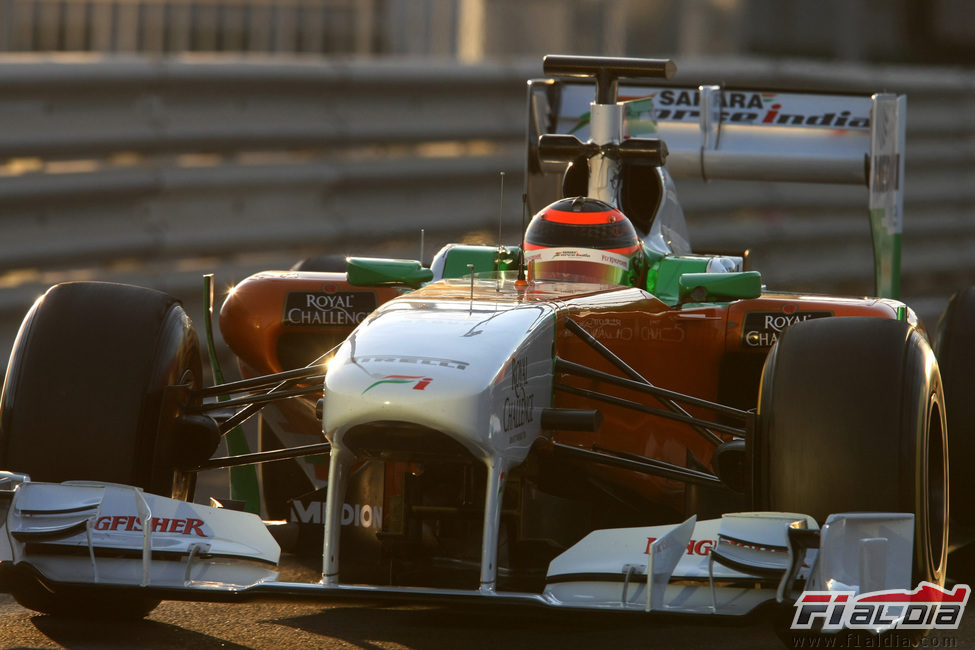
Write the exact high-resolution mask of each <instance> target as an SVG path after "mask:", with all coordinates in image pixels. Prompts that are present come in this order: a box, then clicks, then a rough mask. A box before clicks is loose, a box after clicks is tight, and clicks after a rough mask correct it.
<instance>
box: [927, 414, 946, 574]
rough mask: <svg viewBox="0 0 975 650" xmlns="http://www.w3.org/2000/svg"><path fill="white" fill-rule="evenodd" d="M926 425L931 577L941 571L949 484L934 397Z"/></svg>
mask: <svg viewBox="0 0 975 650" xmlns="http://www.w3.org/2000/svg"><path fill="white" fill-rule="evenodd" d="M931 402H932V403H931V410H930V416H929V425H928V453H927V486H925V487H926V488H927V489H926V490H925V492H926V494H927V496H926V506H927V517H926V518H925V525H926V526H927V528H928V531H927V534H928V539H929V540H930V549H931V558H930V562H931V568H932V570H933V571H932V573H933V575H938V574H940V573H941V572H942V571H943V569H944V564H945V554H946V547H947V545H946V541H947V540H946V538H945V531H946V529H947V524H948V481H947V478H948V477H947V469H948V468H947V463H946V460H945V445H944V428H943V424H942V410H941V405H940V404H939V402H938V400H937V398H936V397H935V396H932V399H931Z"/></svg>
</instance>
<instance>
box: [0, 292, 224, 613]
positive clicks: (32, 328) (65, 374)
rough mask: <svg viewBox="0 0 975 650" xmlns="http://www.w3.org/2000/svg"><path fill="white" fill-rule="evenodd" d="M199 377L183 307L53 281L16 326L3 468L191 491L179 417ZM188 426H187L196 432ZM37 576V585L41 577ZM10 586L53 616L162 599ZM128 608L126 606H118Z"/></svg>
mask: <svg viewBox="0 0 975 650" xmlns="http://www.w3.org/2000/svg"><path fill="white" fill-rule="evenodd" d="M201 376H202V369H201V361H200V351H199V342H198V339H197V337H196V333H195V331H194V329H193V326H192V323H191V322H190V319H189V317H188V316H187V315H186V313H185V312H184V311H183V308H182V307H181V306H180V304H179V302H178V301H177V300H176V299H175V298H172V297H171V296H168V295H166V294H164V293H161V292H158V291H154V290H151V289H144V288H141V287H132V286H127V285H119V284H108V283H97V282H77V283H67V284H60V285H56V286H54V287H52V288H51V289H50V290H49V291H48V292H47V293H46V294H45V295H44V296H43V297H42V298H40V299H39V300H38V301H37V302H36V303H35V304H34V306H33V307H32V309H31V310H30V312H29V313H28V314H27V317H26V318H25V319H24V322H23V324H22V325H21V328H20V332H19V333H18V335H17V339H16V341H15V343H14V347H13V351H12V352H11V355H10V362H9V365H8V367H7V374H6V378H5V381H4V387H3V394H2V397H0V467H2V468H4V469H11V470H15V471H20V472H26V473H27V474H30V476H31V478H32V479H33V480H35V481H51V482H60V481H65V480H95V481H107V482H113V483H123V484H127V485H134V486H138V487H141V488H143V489H145V490H146V491H148V492H152V493H155V494H161V495H164V496H172V497H175V498H179V499H184V500H187V499H190V498H191V497H192V492H193V486H194V483H195V475H194V474H190V473H185V472H182V471H180V469H178V468H179V467H182V466H186V465H188V464H191V463H190V462H187V461H188V460H190V457H191V455H192V454H189V453H188V448H192V447H193V446H194V445H196V449H195V450H194V453H196V454H197V455H206V452H201V451H200V449H201V448H206V447H208V444H206V443H203V442H202V441H200V440H188V435H190V434H189V432H188V427H187V426H186V424H185V422H184V421H182V420H180V419H179V416H180V414H181V411H182V410H183V409H184V408H185V407H186V406H187V405H188V404H187V402H188V399H189V398H188V394H189V391H188V390H182V391H173V390H166V389H167V387H168V386H174V385H185V386H186V387H187V388H198V387H199V386H200V380H201ZM189 429H190V430H192V427H189ZM35 582H36V581H35ZM17 592H18V593H15V594H14V595H15V597H17V599H18V601H19V602H21V604H23V605H24V606H26V607H29V608H31V609H37V610H39V611H42V612H47V613H57V614H65V613H71V614H79V615H99V616H112V615H120V616H133V615H139V616H143V615H145V614H146V613H148V612H149V611H150V610H151V609H152V608H153V607H154V606H155V604H156V603H157V601H150V600H144V599H143V600H140V599H138V598H136V599H134V600H136V601H139V603H137V604H136V603H130V602H128V601H131V600H133V599H132V598H131V597H126V598H119V597H117V596H112V597H111V598H108V597H107V596H106V597H105V598H99V597H97V595H92V596H90V597H88V596H86V597H85V598H77V597H74V598H72V597H70V596H69V595H68V594H64V593H62V594H58V593H51V592H50V590H48V589H46V588H44V587H42V586H40V585H36V584H33V585H32V584H31V580H29V579H27V578H25V579H24V581H23V585H22V588H21V589H18V590H17ZM122 604H124V605H125V606H124V607H123V606H122Z"/></svg>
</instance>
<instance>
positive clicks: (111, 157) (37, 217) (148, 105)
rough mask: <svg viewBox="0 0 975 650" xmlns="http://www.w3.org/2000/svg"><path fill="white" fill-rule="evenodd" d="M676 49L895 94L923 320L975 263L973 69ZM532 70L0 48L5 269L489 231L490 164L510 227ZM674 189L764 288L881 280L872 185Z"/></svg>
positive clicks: (711, 77)
mask: <svg viewBox="0 0 975 650" xmlns="http://www.w3.org/2000/svg"><path fill="white" fill-rule="evenodd" d="M678 68H679V72H678V76H677V78H676V79H675V80H674V81H675V83H678V84H682V85H686V84H688V83H698V82H721V83H725V84H727V85H749V86H753V87H754V86H765V87H772V86H783V85H784V86H789V87H794V88H795V87H798V88H803V89H809V88H812V89H816V88H820V89H824V90H825V89H829V90H840V91H842V90H850V91H859V92H862V91H864V90H883V91H891V92H905V93H907V94H908V154H907V155H908V158H907V180H906V182H907V183H908V186H907V188H906V199H905V232H904V264H903V267H904V275H905V277H904V283H903V287H904V292H905V297H907V298H908V299H910V300H914V299H918V300H919V303H918V304H919V305H920V306H919V307H918V308H919V311H921V312H922V314H923V315H924V316H925V317H926V318H928V319H929V320H930V319H932V318H934V317H936V316H937V313H938V312H939V311H940V305H941V304H943V302H944V301H945V300H946V297H947V295H948V293H950V291H951V290H953V289H955V288H958V287H961V286H964V285H966V284H970V283H973V282H975V214H973V207H975V184H973V183H972V182H971V179H972V178H975V175H973V172H975V120H972V119H971V117H970V116H971V115H975V111H973V110H972V108H973V104H975V73H969V72H964V71H954V70H932V69H907V68H871V67H855V68H843V69H834V68H833V67H831V66H827V65H812V64H809V65H806V64H798V63H775V62H768V61H755V60H744V61H727V60H720V61H685V62H681V61H678ZM540 75H541V65H540V62H538V61H534V60H533V61H529V62H513V63H509V64H500V63H497V64H491V65H480V66H476V67H475V66H463V65H459V64H456V63H451V62H446V61H444V62H438V61H329V60H322V59H317V58H316V59H305V60H302V59H273V58H272V59H258V60H250V59H248V60H246V61H245V60H241V59H223V58H207V59H199V58H196V59H194V58H174V59H162V60H149V59H135V58H133V59H103V58H99V57H89V58H86V57H81V58H79V57H71V58H64V59H59V58H51V57H37V58H23V57H15V58H3V57H0V271H6V272H7V273H8V276H9V275H10V273H11V272H12V271H13V270H15V269H22V268H35V269H55V268H65V267H68V266H71V265H80V264H86V265H102V266H105V267H106V268H107V267H108V265H110V263H111V262H113V261H118V260H133V259H137V260H140V261H142V262H147V261H148V262H156V263H162V264H166V263H167V261H170V260H178V259H181V258H185V257H188V256H201V255H209V256H224V255H233V254H239V253H241V252H257V251H269V250H275V249H280V250H283V251H292V250H296V249H308V248H309V244H310V242H318V243H320V247H321V250H322V252H323V253H324V252H330V251H332V252H334V251H335V250H341V251H342V252H346V250H347V248H346V247H349V246H353V245H355V244H356V242H361V241H362V240H364V239H368V238H372V239H373V240H377V239H382V238H388V237H395V236H406V235H409V234H411V233H415V232H416V231H417V230H418V229H419V228H425V229H427V231H428V232H458V231H463V230H470V229H477V228H485V229H487V230H489V231H492V232H497V225H496V220H497V216H498V185H499V184H498V172H499V171H504V172H506V180H505V184H506V192H505V199H504V206H503V210H502V213H503V214H504V215H505V218H506V219H507V220H508V221H510V222H511V223H510V224H509V226H511V227H513V228H516V227H517V225H518V224H520V218H521V214H520V213H521V208H520V197H519V195H520V189H519V188H520V187H521V183H522V171H523V170H522V165H523V163H522V159H523V138H524V121H525V117H524V111H525V107H524V100H525V84H524V80H525V78H526V77H532V76H540ZM679 190H680V192H681V195H682V200H683V202H684V205H685V211H686V213H687V216H688V220H689V224H690V228H691V235H692V242H693V243H694V244H695V247H697V248H699V249H743V248H751V249H752V254H753V260H754V263H755V267H756V268H759V269H761V270H763V272H764V273H765V277H766V280H767V282H768V284H769V286H771V287H782V288H787V287H789V288H800V289H805V290H811V291H813V290H820V291H843V292H849V293H863V294H866V293H871V292H872V287H871V286H870V285H869V282H870V278H871V264H872V260H871V253H870V242H869V228H868V225H867V220H866V218H865V209H866V207H865V206H866V190H865V189H862V190H861V189H860V188H848V187H834V186H809V185H793V184H789V185H781V184H778V185H775V184H764V183H733V182H713V183H709V184H704V183H699V182H692V181H681V182H680V183H679ZM492 224H493V225H492ZM410 236H412V235H410ZM429 254H432V251H429V252H428V257H429ZM45 277H48V276H45ZM6 286H12V285H11V284H10V282H6ZM168 288H170V289H171V290H172V287H168ZM194 290H195V287H194ZM0 302H5V301H0ZM15 302H16V301H15ZM0 307H2V306H0ZM11 308H13V306H12V305H11ZM18 308H22V306H21V305H18ZM930 325H933V323H930V322H929V326H930Z"/></svg>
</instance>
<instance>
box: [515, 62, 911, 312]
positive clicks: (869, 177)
mask: <svg viewBox="0 0 975 650" xmlns="http://www.w3.org/2000/svg"><path fill="white" fill-rule="evenodd" d="M593 97H594V90H593V84H592V83H591V82H590V83H585V82H580V81H577V80H565V79H559V80H551V79H545V80H535V81H530V82H529V124H528V140H529V152H528V169H527V172H528V173H527V175H526V178H527V179H528V180H527V193H528V197H529V202H530V207H531V209H532V211H535V210H538V209H540V208H541V207H542V206H544V205H545V204H547V203H549V202H551V201H554V200H556V199H557V198H559V192H560V184H561V176H562V173H563V169H562V168H560V167H558V166H551V164H549V163H542V162H540V161H539V158H538V152H537V146H538V145H537V142H538V136H539V135H542V134H545V133H563V134H572V135H575V136H577V137H578V138H579V139H580V140H582V141H583V142H585V141H586V140H587V139H588V138H589V122H588V117H589V110H590V103H591V102H592V101H593ZM619 97H620V100H621V101H625V102H626V106H627V108H626V111H625V118H624V127H623V128H624V137H638V136H639V137H658V138H660V139H661V140H663V141H664V143H665V144H666V145H667V149H668V151H669V155H668V157H667V164H666V168H667V170H668V171H669V172H670V174H671V176H673V177H675V178H701V179H704V180H709V179H733V180H758V181H781V182H804V183H838V184H852V185H859V184H862V185H864V186H865V187H867V189H868V210H869V216H870V223H871V233H872V236H873V244H874V269H875V282H876V294H877V295H878V296H882V297H888V298H897V297H898V296H899V293H900V257H901V253H900V247H901V231H902V223H903V191H904V190H903V187H904V184H903V177H904V148H905V139H906V121H907V98H906V97H905V96H904V95H895V94H889V93H878V94H873V95H869V96H864V95H832V94H821V93H798V92H777V91H774V90H773V91H769V90H748V89H737V88H735V89H732V88H722V87H720V86H713V85H710V86H699V87H697V88H686V87H674V86H659V85H650V84H647V85H643V84H639V83H630V82H627V83H626V84H625V85H623V84H621V86H620V88H619Z"/></svg>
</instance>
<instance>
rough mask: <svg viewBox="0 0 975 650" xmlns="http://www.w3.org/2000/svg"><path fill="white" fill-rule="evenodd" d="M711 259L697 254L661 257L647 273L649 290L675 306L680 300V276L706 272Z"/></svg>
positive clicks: (662, 300) (661, 299)
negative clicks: (696, 255)
mask: <svg viewBox="0 0 975 650" xmlns="http://www.w3.org/2000/svg"><path fill="white" fill-rule="evenodd" d="M709 259H711V258H709V257H695V256H686V257H664V258H661V259H660V261H659V262H657V263H656V264H654V265H653V266H652V267H651V268H650V271H649V272H648V273H647V290H648V291H649V292H650V293H652V294H653V295H655V296H656V297H657V298H658V299H660V301H661V302H664V303H666V304H668V305H670V306H671V307H673V306H674V305H676V304H678V303H679V302H680V277H681V276H682V275H684V274H685V273H704V272H705V271H706V270H707V268H708V260H709ZM651 276H652V280H653V282H652V284H651Z"/></svg>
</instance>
